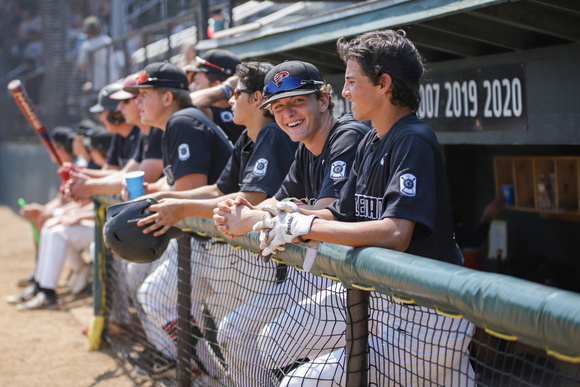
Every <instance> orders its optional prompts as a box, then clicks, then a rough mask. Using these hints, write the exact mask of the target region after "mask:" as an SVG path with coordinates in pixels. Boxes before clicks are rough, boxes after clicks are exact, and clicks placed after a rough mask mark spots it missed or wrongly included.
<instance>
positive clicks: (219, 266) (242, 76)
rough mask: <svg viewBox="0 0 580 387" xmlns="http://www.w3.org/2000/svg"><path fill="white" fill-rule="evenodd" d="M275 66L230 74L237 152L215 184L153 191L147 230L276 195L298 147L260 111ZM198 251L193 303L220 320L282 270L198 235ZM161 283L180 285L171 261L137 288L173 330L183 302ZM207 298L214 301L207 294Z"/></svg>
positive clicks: (251, 66) (244, 67)
mask: <svg viewBox="0 0 580 387" xmlns="http://www.w3.org/2000/svg"><path fill="white" fill-rule="evenodd" d="M271 68H272V65H270V64H269V63H260V62H244V63H242V64H240V65H239V66H238V68H237V71H236V75H235V78H234V79H233V80H231V79H230V82H233V83H236V84H237V87H235V91H234V95H233V96H232V98H231V99H230V104H231V105H232V111H233V112H234V120H235V122H236V123H239V124H242V125H245V126H246V127H247V129H246V130H245V131H244V132H243V133H242V135H241V136H240V138H239V139H238V141H237V142H236V145H235V147H234V151H233V154H232V157H231V158H230V160H229V161H228V164H227V165H226V167H225V169H224V171H223V172H222V174H221V176H220V178H219V179H218V181H217V183H216V184H213V185H208V186H204V187H200V188H197V189H193V190H189V191H180V192H176V191H172V192H162V193H156V194H152V195H150V196H151V197H153V198H155V199H157V200H158V201H159V204H154V205H152V206H150V207H149V211H150V212H152V213H153V214H152V215H151V216H149V217H147V218H145V219H142V221H140V222H139V223H138V225H149V226H148V227H147V228H145V230H144V232H145V233H149V232H154V233H155V234H154V235H160V234H162V233H164V232H166V231H167V230H168V229H169V228H170V227H171V226H172V225H173V224H175V223H177V222H178V221H179V220H180V219H181V218H183V217H187V216H195V217H201V218H211V217H212V215H213V209H214V208H215V206H216V204H217V202H218V201H220V200H223V199H224V198H227V197H234V196H235V195H243V196H244V197H245V198H246V199H248V200H249V201H251V202H253V203H256V204H257V203H260V202H261V201H263V200H264V199H265V198H267V197H269V196H272V195H274V194H275V193H276V191H277V190H278V188H279V187H280V184H281V183H282V180H283V178H284V176H285V175H286V173H287V172H288V169H289V168H290V165H291V164H292V162H293V161H294V153H295V150H296V144H295V143H294V142H292V141H291V140H290V138H289V137H288V136H287V135H286V134H285V133H284V132H283V131H281V130H280V128H279V127H278V125H276V123H275V122H273V117H272V115H270V114H268V113H265V112H263V111H260V109H259V106H260V105H261V104H262V103H263V101H264V98H263V97H262V88H263V80H264V77H265V75H266V73H267V72H268V71H269V70H270V69H271ZM217 91H218V92H217V93H216V98H219V99H221V98H223V95H221V91H220V90H217ZM240 189H241V190H240ZM153 221H154V222H155V223H153V224H152V225H151V222H153ZM225 246H227V247H228V249H229V246H228V245H225ZM192 249H193V250H194V253H193V257H192V259H193V264H194V269H193V270H192V276H193V279H192V281H193V282H192V283H193V289H192V290H193V291H192V294H191V298H192V302H193V303H199V302H200V301H202V300H205V302H206V303H207V305H209V309H210V311H211V313H212V315H213V318H214V319H215V320H218V321H219V320H220V319H221V318H222V317H223V315H224V314H226V313H227V312H229V311H231V310H233V309H235V308H236V307H237V306H239V305H240V304H242V303H244V302H246V301H249V300H250V299H251V298H253V297H255V295H256V294H260V293H263V292H265V291H266V290H268V288H270V287H272V286H274V285H275V284H276V281H277V277H276V274H277V270H276V267H275V265H274V264H273V262H272V263H271V264H269V265H261V264H259V263H257V262H256V260H255V259H254V258H252V257H251V256H250V255H249V253H247V255H245V256H244V255H242V256H240V254H239V253H238V254H236V255H232V254H230V253H229V252H228V250H227V249H225V251H224V244H223V243H218V242H215V241H211V240H209V241H207V240H206V241H197V240H196V242H194V243H193V244H192ZM241 273H243V275H244V276H247V277H244V278H245V279H246V280H247V279H248V278H251V279H252V283H253V285H252V286H247V283H246V282H245V281H242V280H241V278H238V277H240V274H241ZM163 286H170V287H171V286H172V287H174V288H177V269H176V263H175V260H173V259H171V260H169V261H167V262H165V263H164V264H163V265H162V266H160V267H159V268H158V269H157V270H155V272H154V273H153V274H152V275H151V276H149V277H148V278H147V280H146V281H145V282H144V283H143V285H142V286H141V288H140V290H139V293H138V298H139V300H140V301H141V305H142V306H143V308H144V309H145V310H147V311H148V312H149V313H150V314H151V313H153V314H157V322H158V323H159V324H160V325H159V328H164V329H165V330H167V328H168V327H171V326H172V325H173V323H174V321H175V319H176V318H177V310H176V309H175V308H174V307H172V308H170V307H169V306H175V305H176V304H177V295H176V294H175V293H166V292H163V291H160V290H158V288H160V287H163ZM209 296H212V299H208V297H209ZM198 309H199V306H195V307H194V310H193V311H192V314H193V315H194V316H195V319H196V321H200V322H201V321H202V319H200V318H199V316H196V310H198ZM206 309H207V308H206ZM156 311H163V312H162V313H157V312H156ZM197 314H199V312H197Z"/></svg>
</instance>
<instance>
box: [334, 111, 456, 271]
mask: <svg viewBox="0 0 580 387" xmlns="http://www.w3.org/2000/svg"><path fill="white" fill-rule="evenodd" d="M328 209H329V210H330V211H332V212H333V214H334V215H335V217H336V218H337V219H338V220H342V221H368V220H375V219H383V218H400V219H408V220H412V221H414V222H416V223H415V229H414V232H413V236H412V239H411V243H410V245H409V249H408V250H407V251H406V252H407V253H410V254H414V255H419V256H423V257H427V258H433V259H437V260H440V261H446V262H451V263H456V262H457V261H456V259H457V256H456V249H455V248H456V245H455V239H454V235H453V220H452V213H451V200H450V196H449V186H448V183H447V174H446V172H445V164H444V161H443V156H442V155H441V150H440V148H439V143H438V141H437V137H436V136H435V133H434V132H433V130H432V129H431V128H430V127H429V126H428V125H427V124H425V123H424V122H423V121H422V120H420V119H419V118H418V117H417V116H416V115H415V114H410V115H408V116H406V117H403V118H401V119H400V120H399V121H397V122H396V123H395V125H394V126H393V127H392V128H391V130H389V132H387V134H385V136H384V137H383V138H379V137H378V135H377V132H376V131H375V130H373V131H371V132H369V133H368V134H367V135H366V136H365V138H364V139H363V140H362V141H361V143H360V145H359V148H358V151H357V154H356V158H355V161H354V164H353V168H352V171H351V176H350V179H349V181H348V182H347V183H346V185H345V186H344V189H343V190H342V192H341V194H340V197H339V199H338V200H337V201H336V202H334V203H333V204H332V205H330V206H329V207H328Z"/></svg>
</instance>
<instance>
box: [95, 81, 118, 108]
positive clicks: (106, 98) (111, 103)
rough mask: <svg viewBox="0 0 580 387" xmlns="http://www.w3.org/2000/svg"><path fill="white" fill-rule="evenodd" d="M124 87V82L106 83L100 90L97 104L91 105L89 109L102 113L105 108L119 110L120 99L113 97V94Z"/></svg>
mask: <svg viewBox="0 0 580 387" xmlns="http://www.w3.org/2000/svg"><path fill="white" fill-rule="evenodd" d="M121 88H123V82H114V83H109V84H108V85H105V86H104V87H103V88H102V89H101V90H99V95H98V97H97V104H96V105H94V106H91V107H90V108H89V111H90V112H91V113H101V112H103V111H105V110H112V111H115V110H117V105H119V101H116V100H114V99H111V95H112V94H113V93H116V92H117V91H119V90H121Z"/></svg>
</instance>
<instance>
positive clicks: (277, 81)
mask: <svg viewBox="0 0 580 387" xmlns="http://www.w3.org/2000/svg"><path fill="white" fill-rule="evenodd" d="M289 75H290V73H288V71H280V72H279V73H278V74H276V75H274V84H275V85H276V87H280V85H281V84H282V81H283V80H284V78H286V77H287V76H289Z"/></svg>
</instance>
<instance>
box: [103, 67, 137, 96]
mask: <svg viewBox="0 0 580 387" xmlns="http://www.w3.org/2000/svg"><path fill="white" fill-rule="evenodd" d="M138 78H139V74H138V73H135V74H131V75H129V76H127V77H126V78H125V80H124V81H123V88H125V87H131V86H135V85H137V79H138ZM138 95H139V93H137V94H132V93H128V92H126V91H125V90H123V89H121V90H119V91H117V92H114V93H113V94H111V97H110V98H111V99H114V100H117V101H122V100H124V99H131V98H135V97H137V96H138Z"/></svg>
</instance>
